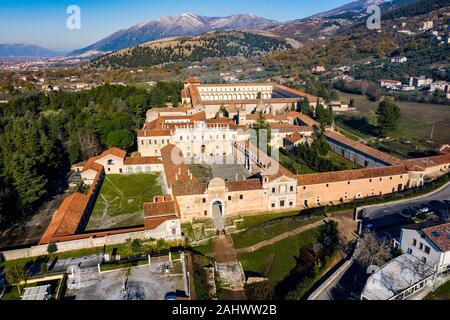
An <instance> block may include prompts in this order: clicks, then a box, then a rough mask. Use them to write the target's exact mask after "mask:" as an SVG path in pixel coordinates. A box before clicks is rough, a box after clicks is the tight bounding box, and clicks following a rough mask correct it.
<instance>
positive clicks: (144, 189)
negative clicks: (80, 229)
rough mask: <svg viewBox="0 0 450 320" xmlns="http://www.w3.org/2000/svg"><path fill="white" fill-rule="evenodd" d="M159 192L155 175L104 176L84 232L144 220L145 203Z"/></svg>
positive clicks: (139, 222)
mask: <svg viewBox="0 0 450 320" xmlns="http://www.w3.org/2000/svg"><path fill="white" fill-rule="evenodd" d="M159 194H162V189H161V186H160V184H159V175H158V174H147V173H146V174H131V175H107V176H105V179H104V181H103V184H102V186H101V189H100V191H99V194H98V196H97V200H96V202H95V205H94V208H93V210H92V214H91V217H90V219H89V222H88V225H87V227H86V230H87V231H92V230H103V229H112V228H122V227H131V226H137V225H142V224H143V223H144V203H145V202H152V201H153V197H154V196H155V195H159Z"/></svg>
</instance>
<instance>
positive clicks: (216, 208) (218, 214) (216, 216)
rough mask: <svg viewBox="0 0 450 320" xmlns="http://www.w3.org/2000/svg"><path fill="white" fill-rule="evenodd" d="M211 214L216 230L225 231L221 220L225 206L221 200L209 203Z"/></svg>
mask: <svg viewBox="0 0 450 320" xmlns="http://www.w3.org/2000/svg"><path fill="white" fill-rule="evenodd" d="M211 213H212V214H211V215H212V218H213V221H214V226H215V228H216V230H219V231H222V230H223V229H225V223H224V220H223V216H224V213H225V206H224V204H223V202H222V201H221V200H214V201H213V202H212V203H211Z"/></svg>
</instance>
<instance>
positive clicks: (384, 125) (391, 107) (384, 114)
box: [376, 99, 401, 136]
mask: <svg viewBox="0 0 450 320" xmlns="http://www.w3.org/2000/svg"><path fill="white" fill-rule="evenodd" d="M376 114H377V122H378V130H379V131H380V134H381V135H382V136H386V135H388V134H390V133H392V132H394V131H395V130H396V129H397V125H398V120H399V119H400V117H401V112H400V108H399V107H398V106H397V105H396V104H395V103H394V102H393V101H392V100H390V99H386V100H384V101H382V102H380V104H379V105H378V109H377V112H376Z"/></svg>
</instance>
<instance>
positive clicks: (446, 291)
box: [425, 281, 450, 300]
mask: <svg viewBox="0 0 450 320" xmlns="http://www.w3.org/2000/svg"><path fill="white" fill-rule="evenodd" d="M425 300H450V281H448V282H446V283H444V284H443V285H442V286H440V287H439V288H437V289H436V291H434V292H431V293H429V294H428V295H427V296H426V297H425Z"/></svg>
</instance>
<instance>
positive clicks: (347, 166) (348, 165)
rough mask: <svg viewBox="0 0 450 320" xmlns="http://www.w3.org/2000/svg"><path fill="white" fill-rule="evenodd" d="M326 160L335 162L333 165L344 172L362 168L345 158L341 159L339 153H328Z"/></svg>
mask: <svg viewBox="0 0 450 320" xmlns="http://www.w3.org/2000/svg"><path fill="white" fill-rule="evenodd" d="M326 158H327V159H329V160H331V161H333V163H335V164H336V165H338V166H340V167H342V168H343V169H344V170H352V169H358V168H361V167H360V166H358V165H357V164H355V163H353V162H351V161H349V160H347V159H345V158H344V157H341V156H340V155H338V154H337V153H335V152H333V151H330V152H328V154H327V156H326Z"/></svg>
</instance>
